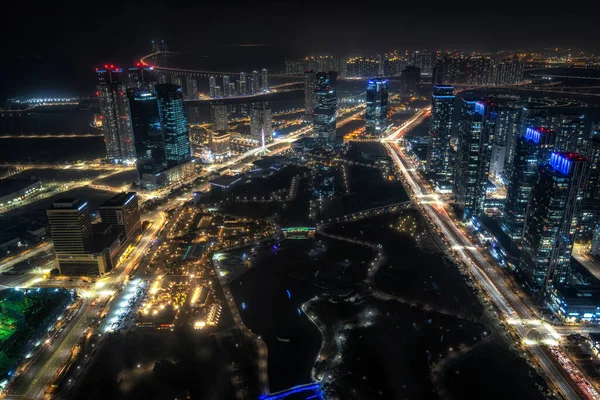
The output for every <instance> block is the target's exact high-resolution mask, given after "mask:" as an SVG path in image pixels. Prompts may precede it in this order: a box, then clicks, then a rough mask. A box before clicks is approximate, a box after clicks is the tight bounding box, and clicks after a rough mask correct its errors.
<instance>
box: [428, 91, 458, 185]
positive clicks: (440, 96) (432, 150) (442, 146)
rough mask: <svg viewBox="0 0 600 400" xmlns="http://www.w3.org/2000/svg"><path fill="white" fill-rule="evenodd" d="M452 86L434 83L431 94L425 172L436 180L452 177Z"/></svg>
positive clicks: (453, 98) (453, 97) (445, 179)
mask: <svg viewBox="0 0 600 400" xmlns="http://www.w3.org/2000/svg"><path fill="white" fill-rule="evenodd" d="M454 100H455V96H454V87H453V86H445V85H434V86H433V93H432V96H431V122H430V125H429V146H428V147H427V172H428V175H429V176H430V177H431V178H433V179H435V180H438V181H447V180H450V179H451V178H452V168H451V165H450V158H451V154H450V134H451V131H452V113H453V112H454Z"/></svg>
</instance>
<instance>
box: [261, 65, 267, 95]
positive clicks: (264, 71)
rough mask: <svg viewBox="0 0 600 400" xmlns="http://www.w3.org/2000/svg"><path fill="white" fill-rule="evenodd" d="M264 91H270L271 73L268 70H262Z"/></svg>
mask: <svg viewBox="0 0 600 400" xmlns="http://www.w3.org/2000/svg"><path fill="white" fill-rule="evenodd" d="M262 91H263V92H268V91H269V73H268V71H267V69H266V68H263V69H262Z"/></svg>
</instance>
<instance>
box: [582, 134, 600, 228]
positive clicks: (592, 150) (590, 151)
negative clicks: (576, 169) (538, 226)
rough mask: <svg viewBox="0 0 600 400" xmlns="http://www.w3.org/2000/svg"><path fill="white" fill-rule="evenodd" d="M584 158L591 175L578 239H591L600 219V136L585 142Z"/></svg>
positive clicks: (587, 184)
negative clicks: (587, 161) (587, 162)
mask: <svg viewBox="0 0 600 400" xmlns="http://www.w3.org/2000/svg"><path fill="white" fill-rule="evenodd" d="M592 132H593V131H592ZM583 156H584V157H585V158H587V159H588V160H589V170H590V171H589V175H588V180H587V183H586V185H585V190H584V192H583V200H582V202H581V210H580V214H579V221H578V222H579V226H578V232H577V234H578V237H579V238H582V239H586V240H588V239H590V238H591V237H592V236H593V234H594V229H595V228H596V224H597V223H598V221H599V219H600V218H599V217H600V136H598V135H593V134H592V136H591V137H590V138H589V139H586V140H584V142H583Z"/></svg>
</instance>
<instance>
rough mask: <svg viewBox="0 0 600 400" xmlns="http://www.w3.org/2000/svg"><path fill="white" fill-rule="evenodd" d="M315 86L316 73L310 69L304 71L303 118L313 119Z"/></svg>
mask: <svg viewBox="0 0 600 400" xmlns="http://www.w3.org/2000/svg"><path fill="white" fill-rule="evenodd" d="M316 88H317V74H316V72H315V71H313V70H312V69H309V70H307V71H305V72H304V118H305V119H306V120H307V121H308V122H312V121H313V114H314V108H315V89H316Z"/></svg>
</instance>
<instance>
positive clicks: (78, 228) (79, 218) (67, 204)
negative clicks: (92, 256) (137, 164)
mask: <svg viewBox="0 0 600 400" xmlns="http://www.w3.org/2000/svg"><path fill="white" fill-rule="evenodd" d="M46 214H47V216H48V225H50V236H52V242H53V243H54V252H55V253H56V258H57V260H58V268H59V270H60V273H61V274H62V275H88V274H93V273H97V271H98V264H97V263H95V264H94V263H92V264H90V263H89V262H86V261H85V258H86V257H85V256H86V255H87V254H88V253H89V251H90V247H91V244H92V241H93V238H94V233H93V231H92V220H91V217H90V210H89V207H88V204H87V202H81V201H79V199H76V198H73V199H71V198H68V199H59V200H57V201H55V202H54V203H53V204H52V206H50V208H48V209H47V210H46Z"/></svg>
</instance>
